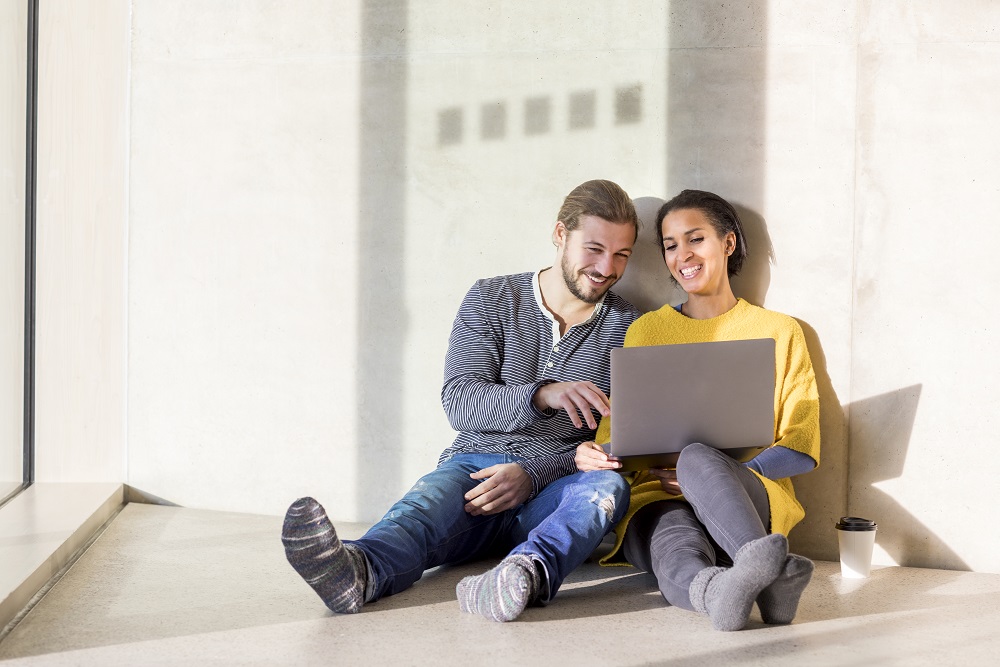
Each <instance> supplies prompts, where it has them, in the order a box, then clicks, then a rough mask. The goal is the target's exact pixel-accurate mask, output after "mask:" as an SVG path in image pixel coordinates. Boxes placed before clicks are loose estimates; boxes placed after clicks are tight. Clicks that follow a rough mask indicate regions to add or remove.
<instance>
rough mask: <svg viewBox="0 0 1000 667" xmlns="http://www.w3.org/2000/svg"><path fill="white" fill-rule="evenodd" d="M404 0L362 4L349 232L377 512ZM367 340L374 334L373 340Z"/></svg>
mask: <svg viewBox="0 0 1000 667" xmlns="http://www.w3.org/2000/svg"><path fill="white" fill-rule="evenodd" d="M407 4H408V3H407V2H406V0H367V1H366V2H364V3H363V6H362V18H361V32H362V34H361V54H362V57H361V71H360V78H361V84H360V93H361V102H360V104H361V109H360V119H361V120H360V132H359V134H360V159H359V169H358V173H359V177H360V182H359V200H358V205H359V211H358V213H359V215H358V220H359V226H360V228H359V233H358V260H359V261H358V276H357V279H358V280H357V282H358V291H359V293H358V325H357V341H358V364H357V373H358V375H357V378H355V379H354V387H355V395H356V404H357V409H358V414H357V434H358V438H357V446H358V452H357V464H356V474H355V475H354V479H355V480H356V481H357V485H358V486H357V507H358V514H359V516H360V517H361V518H362V519H377V518H378V517H379V516H381V515H382V513H383V512H384V511H385V510H386V509H387V508H388V507H389V506H390V505H391V504H392V502H394V501H395V499H396V498H395V496H396V495H397V493H398V488H399V485H400V483H401V481H402V480H401V477H402V474H401V469H402V458H403V452H402V443H403V437H402V435H403V424H402V405H403V400H404V396H403V347H404V344H405V341H406V332H407V328H408V321H407V315H406V305H405V303H404V300H403V294H402V289H401V286H402V284H403V280H404V275H403V267H404V264H405V256H404V253H405V248H404V238H405V235H404V233H403V226H404V225H405V223H406V102H407V81H406V77H407V61H406V58H407V37H406V35H407V33H406V24H407V9H408V7H407ZM372 341H378V345H373V344H372Z"/></svg>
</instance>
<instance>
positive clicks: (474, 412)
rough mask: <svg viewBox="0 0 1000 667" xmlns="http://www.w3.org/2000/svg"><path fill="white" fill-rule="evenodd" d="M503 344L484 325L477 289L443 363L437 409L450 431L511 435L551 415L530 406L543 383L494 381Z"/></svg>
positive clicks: (463, 309)
mask: <svg viewBox="0 0 1000 667" xmlns="http://www.w3.org/2000/svg"><path fill="white" fill-rule="evenodd" d="M503 344H504V341H503V338H502V332H498V331H493V329H492V328H491V327H490V324H489V321H488V320H487V317H486V310H485V307H484V305H483V302H482V295H481V293H480V291H479V284H478V283H477V284H476V285H473V286H472V288H471V289H470V290H469V292H468V293H467V294H466V295H465V298H464V299H463V300H462V305H461V306H460V307H459V309H458V315H457V316H456V317H455V323H454V324H453V325H452V329H451V337H450V338H449V340H448V353H447V355H446V356H445V362H444V386H443V387H442V389H441V403H442V405H443V406H444V411H445V414H446V415H447V417H448V421H449V423H451V427H452V428H454V429H455V430H456V431H469V432H480V431H499V432H504V433H511V432H513V431H517V430H519V429H522V428H524V427H526V426H528V425H530V424H531V423H533V422H535V421H537V420H539V419H545V418H547V417H551V416H552V415H553V414H555V413H554V412H548V413H545V412H542V411H540V410H539V409H537V408H536V407H535V406H534V404H533V403H532V398H533V397H534V395H535V392H536V391H537V390H538V388H539V387H540V386H542V385H543V384H547V383H548V381H541V382H531V383H525V384H504V383H503V382H501V381H500V370H501V366H502V364H503V354H504V350H503ZM531 353H534V354H537V351H531Z"/></svg>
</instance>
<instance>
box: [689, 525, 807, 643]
mask: <svg viewBox="0 0 1000 667" xmlns="http://www.w3.org/2000/svg"><path fill="white" fill-rule="evenodd" d="M787 555H788V540H786V539H785V536H784V535H782V534H781V533H774V534H772V535H767V536H766V537H762V538H760V539H757V540H754V541H752V542H747V543H746V544H744V545H743V546H742V547H740V549H739V551H737V552H736V557H735V558H733V566H732V567H730V568H724V567H706V568H705V569H704V570H702V571H701V572H699V573H698V574H697V575H695V578H694V580H693V581H692V582H691V586H690V587H689V589H688V592H689V594H690V597H691V604H692V606H694V608H695V611H699V612H701V613H703V614H708V616H709V618H711V619H712V626H713V627H714V628H715V629H716V630H723V631H733V630H742V629H743V628H744V627H746V624H747V621H748V620H750V612H751V610H753V603H754V600H756V599H757V596H758V595H759V594H760V592H761V591H762V590H764V589H765V588H767V587H768V586H769V585H771V583H773V582H774V580H775V579H777V578H778V575H779V574H780V573H781V569H782V567H784V564H785V557H786V556H787Z"/></svg>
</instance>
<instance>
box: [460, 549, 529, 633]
mask: <svg viewBox="0 0 1000 667" xmlns="http://www.w3.org/2000/svg"><path fill="white" fill-rule="evenodd" d="M540 589H541V576H540V575H539V574H538V570H537V569H536V568H535V562H534V561H533V560H532V559H531V557H529V556H525V555H522V554H512V555H510V556H507V557H506V558H504V559H503V560H502V561H500V564H499V565H497V566H496V567H495V568H493V569H492V570H489V571H487V572H484V573H483V574H480V575H478V576H473V577H465V578H464V579H462V580H461V581H460V582H458V586H456V588H455V593H456V594H457V595H458V605H459V607H460V608H461V609H462V611H464V612H467V613H471V614H480V615H481V616H485V617H486V618H488V619H490V620H491V621H497V622H498V623H504V622H506V621H513V620H514V619H515V618H517V617H518V616H520V615H521V612H522V611H524V608H525V607H527V606H528V603H530V602H531V601H532V600H533V599H534V598H535V597H536V596H537V595H538V592H539V590H540Z"/></svg>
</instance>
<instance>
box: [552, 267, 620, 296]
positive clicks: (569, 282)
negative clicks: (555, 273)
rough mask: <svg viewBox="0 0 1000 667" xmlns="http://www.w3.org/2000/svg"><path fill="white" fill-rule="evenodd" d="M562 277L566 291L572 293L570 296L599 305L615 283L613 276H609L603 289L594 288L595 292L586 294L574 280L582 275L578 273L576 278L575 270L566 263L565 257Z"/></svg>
mask: <svg viewBox="0 0 1000 667" xmlns="http://www.w3.org/2000/svg"><path fill="white" fill-rule="evenodd" d="M562 275H563V281H564V282H565V283H566V289H568V290H569V291H570V294H572V295H573V296H575V297H576V298H577V299H579V300H580V301H583V302H584V303H597V302H598V301H600V300H601V299H602V298H604V295H605V293H607V291H608V290H609V289H611V286H612V285H613V284H614V282H615V281H614V280H613V279H612V277H611V276H608V278H607V281H606V282H605V283H604V284H603V285H602V286H601V287H602V288H603V289H600V288H598V287H594V290H595V291H594V292H592V293H590V294H586V293H585V292H584V291H583V290H582V289H580V285H579V283H578V282H577V280H575V279H574V278H579V276H580V273H578V274H577V275H576V276H574V275H573V270H572V269H571V268H570V266H569V263H568V262H567V261H566V258H565V257H563V260H562ZM584 280H586V278H584Z"/></svg>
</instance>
